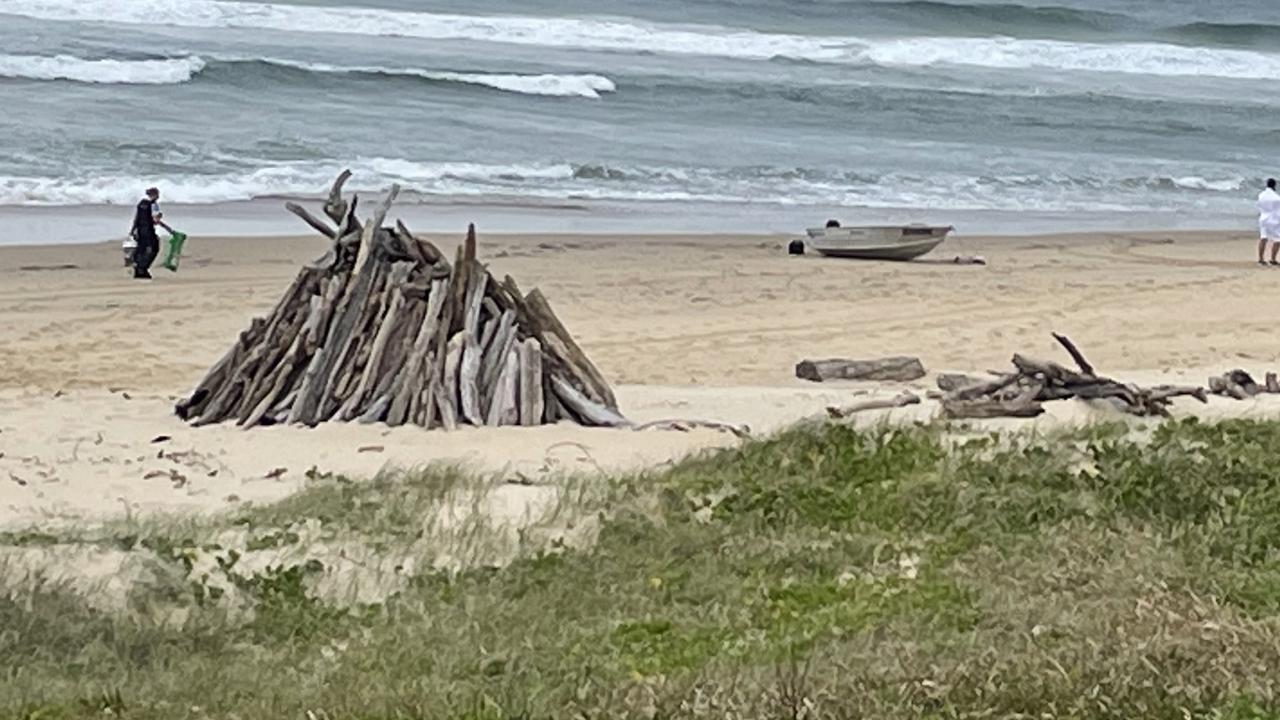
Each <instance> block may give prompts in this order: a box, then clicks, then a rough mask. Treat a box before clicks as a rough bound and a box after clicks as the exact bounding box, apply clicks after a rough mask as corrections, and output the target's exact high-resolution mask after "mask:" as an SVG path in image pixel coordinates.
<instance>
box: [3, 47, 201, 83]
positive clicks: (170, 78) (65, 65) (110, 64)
mask: <svg viewBox="0 0 1280 720" xmlns="http://www.w3.org/2000/svg"><path fill="white" fill-rule="evenodd" d="M204 68H205V61H204V60H203V59H202V58H199V57H185V58H169V59H159V60H86V59H84V58H78V57H73V56H71V55H54V56H41V55H3V54H0V77H5V78H13V79H19V80H69V81H72V82H81V83H95V84H104V85H173V84H177V83H184V82H188V81H190V80H191V79H192V78H193V77H195V76H196V75H197V74H198V73H200V71H202V70H204Z"/></svg>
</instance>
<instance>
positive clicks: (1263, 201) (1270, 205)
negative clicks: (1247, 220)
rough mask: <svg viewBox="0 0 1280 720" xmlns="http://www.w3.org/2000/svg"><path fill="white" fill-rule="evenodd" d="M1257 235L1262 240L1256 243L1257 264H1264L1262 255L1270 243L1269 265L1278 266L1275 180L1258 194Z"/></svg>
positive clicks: (1279, 202)
mask: <svg viewBox="0 0 1280 720" xmlns="http://www.w3.org/2000/svg"><path fill="white" fill-rule="evenodd" d="M1258 235H1259V237H1261V238H1262V239H1261V240H1259V241H1258V264H1259V265H1265V264H1266V263H1265V262H1264V261H1263V259H1262V254H1263V253H1264V252H1265V251H1266V249H1267V242H1268V241H1270V242H1271V264H1272V265H1280V262H1276V253H1278V252H1280V193H1277V192H1276V180H1275V178H1271V179H1270V180H1268V181H1267V187H1266V189H1265V190H1263V191H1262V192H1260V193H1258Z"/></svg>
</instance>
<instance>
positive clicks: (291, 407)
mask: <svg viewBox="0 0 1280 720" xmlns="http://www.w3.org/2000/svg"><path fill="white" fill-rule="evenodd" d="M349 177H350V173H349V172H344V173H343V174H342V175H340V176H339V177H338V179H337V180H336V181H335V182H334V184H333V188H332V189H331V191H330V193H329V196H328V199H327V201H326V202H325V205H324V215H325V218H319V217H316V216H315V215H313V214H311V213H310V212H308V211H307V210H306V209H305V208H303V207H301V206H300V205H296V204H293V203H290V204H289V205H288V206H287V208H288V210H289V211H290V212H292V213H293V214H294V215H297V216H298V217H299V218H301V219H302V220H303V221H304V222H305V223H306V224H307V225H309V226H310V227H311V228H313V229H314V230H316V231H317V232H318V233H320V235H321V236H323V237H324V238H325V239H326V240H328V241H329V242H330V243H331V246H330V248H329V251H328V252H327V253H326V255H325V256H324V257H323V258H321V259H320V260H318V261H317V262H315V263H313V264H311V265H308V266H306V267H304V268H302V270H301V271H300V272H299V273H298V276H297V277H296V278H295V279H294V281H293V283H292V284H291V285H290V286H289V288H288V289H287V290H286V291H285V293H284V296H283V297H282V298H281V299H280V301H279V302H278V303H276V306H275V308H274V309H273V310H272V311H271V313H270V314H269V315H268V316H267V317H266V318H262V319H256V320H254V321H253V322H252V323H251V324H250V327H249V328H248V329H246V330H245V331H244V332H242V333H241V334H240V337H239V339H238V341H237V342H236V344H235V345H233V346H232V348H231V349H230V350H229V351H228V352H227V354H226V355H225V356H224V357H223V358H222V359H221V360H219V361H218V363H217V364H215V365H214V366H213V368H212V369H211V370H210V371H209V373H208V374H207V375H206V376H205V377H204V379H203V380H201V381H200V383H199V384H198V385H197V386H196V389H195V390H194V391H193V392H192V393H191V395H190V396H189V397H187V398H185V399H184V400H182V401H181V402H179V403H178V405H177V406H176V408H175V410H176V412H177V414H178V415H179V416H180V417H182V418H183V419H185V420H188V421H191V422H192V423H194V424H196V425H207V424H210V423H220V422H228V421H234V422H237V423H239V424H240V425H242V426H244V427H253V426H255V425H270V424H275V423H284V422H289V423H298V424H302V425H316V424H317V423H321V422H326V421H333V420H339V421H343V420H347V421H349V420H359V421H361V422H386V423H387V424H389V425H403V424H414V425H420V426H423V427H428V428H434V427H443V428H449V429H452V428H454V427H457V426H458V425H461V424H471V425H540V424H543V423H554V422H557V421H559V420H562V419H567V420H572V421H575V422H578V423H581V424H583V425H604V426H628V427H629V426H630V425H631V423H629V422H628V421H627V420H626V419H625V418H623V417H622V415H621V414H620V413H619V412H618V408H617V401H616V399H615V398H614V394H613V390H612V389H611V388H610V387H609V385H608V383H607V382H606V381H605V380H604V376H603V375H602V374H601V373H600V371H599V370H598V369H597V368H596V366H595V365H594V364H592V362H591V361H590V360H589V359H588V358H587V356H586V354H585V353H584V352H583V351H582V349H581V348H580V347H579V346H578V344H577V343H576V342H574V340H573V338H572V337H571V336H570V335H569V332H568V330H566V329H565V326H564V324H563V323H561V322H560V319H559V318H558V317H557V316H556V314H555V312H554V311H553V310H552V309H551V305H550V303H549V302H548V301H547V299H546V298H545V297H544V296H543V295H542V293H541V292H539V291H538V290H532V291H530V292H529V293H528V294H524V293H522V292H521V291H520V289H519V287H518V286H517V285H516V282H515V280H513V279H512V278H511V277H506V278H504V279H503V280H501V281H498V280H497V279H495V278H494V277H493V276H491V275H490V274H489V271H488V269H486V267H485V266H484V265H482V264H480V262H479V261H478V260H477V259H476V237H475V228H474V226H473V227H471V228H470V229H469V230H468V232H467V237H466V241H465V242H464V243H463V244H462V246H461V247H459V248H458V251H457V254H456V256H455V258H454V260H453V262H452V263H450V262H449V261H448V260H447V259H446V258H445V256H444V253H442V252H441V251H440V250H439V249H438V248H436V247H435V246H434V245H432V244H431V243H430V242H427V241H426V240H423V239H421V238H418V237H416V236H414V235H413V234H412V233H411V232H409V230H408V228H406V227H405V226H404V224H403V223H396V224H395V226H394V227H389V226H384V221H385V220H386V217H387V213H388V212H389V210H390V209H391V204H392V203H393V202H394V201H395V199H396V195H397V194H398V191H399V189H398V187H395V186H393V187H392V188H391V190H390V191H389V192H388V193H387V196H386V198H385V199H384V200H383V201H382V202H381V203H380V204H379V205H378V206H377V207H376V208H375V209H374V211H373V213H372V215H371V217H369V218H367V219H366V220H365V221H364V222H361V221H360V220H358V219H357V218H356V206H357V198H356V197H354V196H352V197H351V199H350V201H348V200H347V199H346V198H344V197H343V195H342V187H343V185H344V184H345V182H346V181H347V179H348V178H349Z"/></svg>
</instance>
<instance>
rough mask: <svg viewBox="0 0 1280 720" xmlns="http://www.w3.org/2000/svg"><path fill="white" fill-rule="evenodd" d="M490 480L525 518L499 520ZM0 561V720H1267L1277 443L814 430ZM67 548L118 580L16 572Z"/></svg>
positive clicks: (1166, 430)
mask: <svg viewBox="0 0 1280 720" xmlns="http://www.w3.org/2000/svg"><path fill="white" fill-rule="evenodd" d="M495 488H496V490H495ZM497 490H503V491H507V490H517V491H519V492H529V493H542V494H543V495H542V496H541V497H543V498H544V501H543V502H541V503H539V504H538V507H539V510H538V517H536V518H530V519H529V521H528V522H525V523H523V524H522V526H521V527H519V528H514V529H513V528H504V527H500V526H498V525H497V524H495V523H494V522H492V521H490V520H489V519H488V518H490V517H491V516H492V515H493V513H492V512H491V508H490V507H489V506H488V505H487V503H490V502H492V498H493V495H494V493H495V492H496V491H497ZM0 547H2V548H3V551H4V553H3V554H0V558H6V559H0V570H5V572H4V573H3V575H4V576H5V577H6V578H8V579H7V580H6V581H5V585H4V586H3V587H0V715H2V716H4V717H12V718H27V719H29V720H35V719H36V718H39V719H41V720H59V719H62V718H68V719H69V718H91V717H92V718H102V717H115V718H139V719H142V718H147V719H150V718H156V719H160V718H164V719H165V720H169V719H171V718H242V719H244V720H250V719H253V720H261V719H265V718H314V719H319V720H324V719H329V720H339V719H342V718H353V719H368V720H374V719H377V720H390V719H392V718H469V719H475V720H480V719H485V720H488V719H492V720H499V719H504V718H615V717H617V718H645V719H656V718H695V717H709V718H720V717H732V718H788V719H793V720H794V719H797V718H953V717H956V718H960V717H964V718H979V717H982V718H1015V717H1016V718H1171V719H1172V718H1179V719H1182V718H1224V719H1231V720H1245V719H1246V718H1248V719H1262V718H1280V702H1278V700H1280V696H1278V694H1277V693H1278V692H1280V423H1274V422H1253V421H1225V422H1217V423H1203V422H1197V421H1191V420H1187V421H1178V422H1172V421H1171V422H1167V423H1164V424H1161V425H1155V426H1150V427H1146V428H1142V429H1134V428H1126V427H1122V426H1105V427H1091V428H1084V429H1077V430H1070V431H1063V432H1060V433H1051V434H1047V435H1030V434H1014V435H1007V434H1006V435H1001V434H982V433H977V432H972V431H961V430H957V429H953V428H946V427H940V426H917V427H879V428H874V429H865V430H858V429H853V428H850V427H846V426H841V425H822V426H812V427H806V428H797V429H795V430H791V431H788V432H786V433H783V434H781V435H779V436H777V437H774V438H771V439H767V440H762V441H754V442H749V443H745V444H744V445H742V446H741V447H739V448H736V449H732V450H725V451H719V452H715V453H710V454H706V455H703V456H700V457H696V458H691V459H689V460H686V461H684V462H681V463H679V464H677V465H675V466H673V467H669V468H665V469H662V470H655V471H651V472H646V473H639V474H634V475H630V476H626V477H619V478H613V479H608V480H605V479H601V478H590V479H580V480H573V481H565V482H564V483H562V484H560V485H558V486H557V487H556V488H554V489H547V488H536V487H535V488H525V487H516V486H506V485H501V484H500V482H498V481H495V480H493V479H484V478H477V477H475V476H471V475H468V474H467V473H465V472H461V471H458V470H456V469H450V468H430V469H425V470H419V471H413V472H404V473H396V474H388V475H385V476H382V477H378V478H375V479H372V480H369V481H359V482H357V481H351V480H349V479H346V478H339V477H330V476H325V475H322V474H319V473H317V474H315V475H314V477H313V478H312V479H311V482H310V487H309V488H308V489H307V490H305V491H304V492H302V493H301V494H299V495H297V496H294V497H292V498H290V499H288V500H286V501H284V502H282V503H280V504H278V505H273V506H269V507H258V508H247V509H242V510H238V511H236V512H234V513H231V514H228V515H226V516H224V517H218V518H207V519H200V520H181V521H180V520H156V519H148V520H143V521H137V520H131V521H122V522H118V523H113V524H108V525H105V526H102V527H98V528H93V529H90V530H73V529H52V530H51V529H44V530H31V531H26V532H10V533H7V534H4V535H0ZM59 558H63V559H67V558H79V560H76V561H77V562H81V561H84V562H87V561H88V560H86V558H90V559H93V562H98V563H103V562H108V561H109V560H110V561H112V562H116V563H117V565H116V566H113V567H117V569H118V570H119V573H117V575H120V576H121V577H123V576H127V578H128V582H125V581H123V580H121V579H120V577H116V578H115V581H114V582H115V584H114V585H112V584H111V580H110V579H103V580H102V583H103V584H102V586H101V587H92V586H77V585H76V584H75V583H72V582H69V581H67V580H65V579H57V578H55V576H54V574H53V573H49V574H47V576H46V577H45V578H44V579H41V573H40V572H38V571H34V570H32V569H31V567H29V566H24V565H23V564H22V563H23V562H27V563H31V562H33V561H34V562H44V563H45V564H46V566H47V567H50V568H52V567H53V563H56V562H58V559H59ZM33 559H34V560H33ZM66 562H71V560H69V559H68V560H66ZM126 571H127V572H126Z"/></svg>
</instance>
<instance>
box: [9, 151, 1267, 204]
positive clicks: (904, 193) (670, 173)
mask: <svg viewBox="0 0 1280 720" xmlns="http://www.w3.org/2000/svg"><path fill="white" fill-rule="evenodd" d="M342 167H343V166H342V165H339V164H338V163H336V162H308V163H298V164H284V163H280V164H269V163H264V164H263V167H261V168H259V169H257V170H252V171H243V172H227V173H223V174H217V175H184V176H176V175H174V176H160V177H147V178H141V177H131V176H122V175H106V174H104V175H94V174H92V173H88V172H78V173H68V174H67V175H66V176H65V177H62V178H52V177H47V178H42V177H0V205H46V206H47V205H55V206H62V205H101V204H113V205H126V204H129V203H132V202H133V201H134V200H135V199H136V198H135V195H136V194H137V193H138V192H140V189H141V188H143V187H145V186H146V185H153V184H154V185H157V186H159V187H161V188H162V190H163V192H164V196H165V199H166V200H167V201H169V202H174V203H194V204H210V203H217V202H228V201H236V200H250V199H254V198H264V197H282V196H286V197H319V196H320V195H322V194H323V193H324V192H325V190H326V188H327V187H328V184H329V183H330V182H331V181H332V179H333V177H334V176H335V175H336V174H337V173H338V172H339V171H340V170H341V169H342ZM350 167H351V169H352V170H353V171H354V173H355V175H354V178H353V181H352V185H351V189H353V190H357V191H360V192H366V193H367V192H376V191H379V190H380V189H382V188H384V187H386V186H387V185H388V184H390V183H392V182H396V183H400V184H401V185H402V186H403V187H404V188H405V190H406V191H407V192H409V193H419V194H423V195H431V196H440V197H453V198H467V197H470V198H485V197H489V198H492V197H508V198H527V199H530V200H538V201H543V200H553V201H573V200H584V201H602V202H623V203H627V202H696V203H735V204H753V205H775V206H804V205H815V206H816V205H824V206H847V207H872V208H875V207H925V206H928V207H932V208H934V209H936V210H1011V211H1012V210H1035V211H1070V210H1098V211H1100V210H1115V211H1124V210H1132V209H1140V210H1144V211H1149V210H1151V209H1153V208H1160V207H1166V208H1174V207H1179V208H1183V209H1185V208H1187V207H1196V206H1199V204H1201V203H1204V202H1208V203H1211V204H1214V206H1223V207H1225V206H1227V205H1233V204H1234V203H1236V202H1237V201H1238V200H1239V197H1240V189H1241V188H1243V187H1246V186H1248V185H1249V183H1248V182H1247V181H1246V180H1245V179H1244V178H1226V177H1200V176H1187V177H1176V178H1175V177H1164V176H1152V177H1129V178H1104V177H1092V176H1089V177H1069V176H1054V177H1041V176H1035V175H1009V176H1004V177H995V176H983V177H970V176H962V175H954V176H953V175H938V176H932V177H930V178H928V179H927V180H928V182H927V184H928V185H929V186H930V187H931V188H933V189H932V190H930V192H929V193H928V194H919V195H917V194H914V193H915V192H916V191H915V190H913V188H918V187H921V186H922V185H925V184H926V179H925V178H922V177H913V176H909V175H897V174H895V175H890V176H883V177H876V176H866V177H862V176H846V175H839V174H837V175H831V174H829V173H824V172H821V171H812V172H804V173H797V172H795V171H794V170H781V169H775V170H771V169H767V168H737V169H732V168H729V169H717V168H663V167H626V166H623V167H607V168H606V167H600V166H586V167H582V166H578V167H575V166H572V165H569V164H566V163H544V164H512V165H498V164H483V163H430V162H413V161H409V160H401V159H394V158H365V159H362V160H359V161H357V162H355V163H352V164H350ZM940 198H945V200H940ZM1241 202H1242V201H1241ZM1245 204H1246V205H1247V203H1245ZM1242 207H1243V206H1242Z"/></svg>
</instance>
